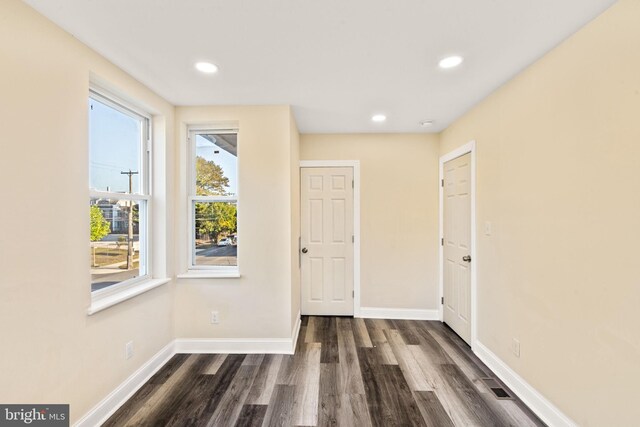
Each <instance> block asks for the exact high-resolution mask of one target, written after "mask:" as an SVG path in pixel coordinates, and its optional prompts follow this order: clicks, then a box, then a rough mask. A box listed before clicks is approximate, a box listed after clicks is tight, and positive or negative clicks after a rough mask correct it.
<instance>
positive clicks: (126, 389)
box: [74, 342, 175, 427]
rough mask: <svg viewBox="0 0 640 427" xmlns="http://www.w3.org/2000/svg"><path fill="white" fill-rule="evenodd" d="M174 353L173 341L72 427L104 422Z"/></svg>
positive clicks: (93, 425)
mask: <svg viewBox="0 0 640 427" xmlns="http://www.w3.org/2000/svg"><path fill="white" fill-rule="evenodd" d="M174 354H175V351H174V348H173V342H170V343H169V344H167V345H166V346H165V347H164V348H163V349H162V350H160V351H159V352H158V353H156V355H155V356H153V357H152V358H151V359H149V360H148V361H147V362H146V363H145V364H144V365H142V366H141V367H140V369H138V370H137V371H136V372H134V373H133V374H132V375H131V376H130V377H129V378H127V379H126V380H125V381H124V382H123V383H122V384H120V385H119V386H118V387H117V388H116V389H115V390H113V391H112V392H111V393H109V395H108V396H107V397H105V398H104V399H102V401H101V402H100V403H98V404H97V405H96V406H94V407H93V409H91V410H90V411H89V412H87V413H86V414H85V415H84V416H83V417H82V418H80V420H78V421H77V422H76V423H75V424H74V427H95V426H99V425H101V424H102V423H104V422H105V421H106V420H107V419H108V418H109V417H110V416H111V415H113V414H114V413H115V412H116V411H117V410H118V408H120V406H122V405H123V404H124V403H125V402H126V401H127V400H129V398H131V396H133V394H134V393H135V392H136V391H138V389H140V387H142V386H143V385H144V384H145V383H146V382H147V381H148V380H149V379H150V378H151V377H152V376H153V375H154V374H155V373H156V372H158V370H160V368H162V367H163V366H164V365H165V364H166V363H167V362H168V361H169V359H171V358H172V357H173V355H174Z"/></svg>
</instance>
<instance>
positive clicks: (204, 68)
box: [195, 62, 218, 74]
mask: <svg viewBox="0 0 640 427" xmlns="http://www.w3.org/2000/svg"><path fill="white" fill-rule="evenodd" d="M195 67H196V70H198V71H200V72H203V73H206V74H213V73H217V72H218V66H217V65H215V64H212V63H211V62H196V65H195Z"/></svg>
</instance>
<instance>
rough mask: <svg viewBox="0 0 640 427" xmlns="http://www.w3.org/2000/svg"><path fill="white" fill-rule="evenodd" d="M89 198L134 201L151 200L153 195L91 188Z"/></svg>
mask: <svg viewBox="0 0 640 427" xmlns="http://www.w3.org/2000/svg"><path fill="white" fill-rule="evenodd" d="M89 198H91V199H108V200H133V201H134V202H136V201H139V200H146V201H149V200H151V196H150V195H148V194H139V193H115V192H113V191H100V190H91V189H90V190H89Z"/></svg>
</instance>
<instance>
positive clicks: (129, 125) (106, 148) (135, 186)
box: [89, 92, 149, 292]
mask: <svg viewBox="0 0 640 427" xmlns="http://www.w3.org/2000/svg"><path fill="white" fill-rule="evenodd" d="M148 148H149V119H148V118H147V117H145V116H143V115H141V114H139V113H137V112H135V111H134V110H133V109H131V108H129V107H127V106H126V104H124V103H122V102H120V101H117V100H115V99H112V98H107V97H106V96H103V95H101V94H98V93H95V92H91V93H90V96H89V189H90V198H89V210H90V227H91V236H90V240H91V242H90V251H91V257H90V258H91V266H90V269H91V291H92V292H94V291H100V290H101V289H105V288H107V287H110V286H113V285H117V284H122V283H133V282H136V281H138V280H141V279H143V278H147V277H148V276H147V274H148V271H149V258H148V253H147V235H148V233H147V227H148V223H149V221H148V218H149V207H148V203H149V150H148Z"/></svg>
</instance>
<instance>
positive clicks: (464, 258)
mask: <svg viewBox="0 0 640 427" xmlns="http://www.w3.org/2000/svg"><path fill="white" fill-rule="evenodd" d="M462 260H463V261H465V262H471V256H470V255H465V256H463V257H462Z"/></svg>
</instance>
